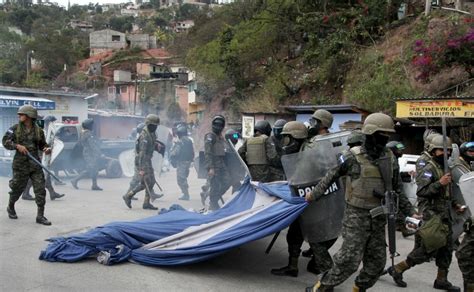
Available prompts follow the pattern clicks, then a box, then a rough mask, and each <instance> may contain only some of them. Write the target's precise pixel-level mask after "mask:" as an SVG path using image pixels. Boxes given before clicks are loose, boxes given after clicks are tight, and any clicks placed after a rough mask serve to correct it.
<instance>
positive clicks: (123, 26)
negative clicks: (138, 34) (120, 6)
mask: <svg viewBox="0 0 474 292" xmlns="http://www.w3.org/2000/svg"><path fill="white" fill-rule="evenodd" d="M133 22H134V18H133V16H119V17H115V16H114V17H111V18H110V20H109V24H110V28H111V29H113V30H117V31H120V32H123V33H125V32H127V31H128V32H130V31H132V27H133Z"/></svg>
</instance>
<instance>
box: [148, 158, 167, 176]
mask: <svg viewBox="0 0 474 292" xmlns="http://www.w3.org/2000/svg"><path fill="white" fill-rule="evenodd" d="M163 161H164V158H163V155H161V154H156V153H154V154H153V157H152V158H151V165H152V166H153V170H154V171H155V177H160V175H161V168H162V167H163Z"/></svg>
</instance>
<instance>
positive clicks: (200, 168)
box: [194, 151, 207, 179]
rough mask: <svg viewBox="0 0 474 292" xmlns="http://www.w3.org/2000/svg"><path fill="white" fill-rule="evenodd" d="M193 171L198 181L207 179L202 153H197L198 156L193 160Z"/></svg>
mask: <svg viewBox="0 0 474 292" xmlns="http://www.w3.org/2000/svg"><path fill="white" fill-rule="evenodd" d="M194 169H195V170H196V173H197V177H198V178H199V179H207V169H206V168H205V165H204V151H199V155H198V156H196V158H194Z"/></svg>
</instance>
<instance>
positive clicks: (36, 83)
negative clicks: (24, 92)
mask: <svg viewBox="0 0 474 292" xmlns="http://www.w3.org/2000/svg"><path fill="white" fill-rule="evenodd" d="M49 82H50V81H49V80H47V79H45V78H43V75H42V74H41V73H40V72H32V73H31V74H30V76H29V77H28V79H26V80H25V83H24V85H25V86H26V87H33V88H47V87H49Z"/></svg>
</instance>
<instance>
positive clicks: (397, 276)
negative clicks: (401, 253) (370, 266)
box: [387, 261, 410, 288]
mask: <svg viewBox="0 0 474 292" xmlns="http://www.w3.org/2000/svg"><path fill="white" fill-rule="evenodd" d="M409 268H410V266H409V265H408V264H407V262H406V261H402V262H400V263H398V264H396V265H395V267H389V268H388V269H387V273H389V274H390V276H392V278H393V281H394V282H395V284H397V286H398V287H402V288H406V287H407V286H408V285H407V283H406V282H405V281H403V272H405V271H406V270H408V269H409Z"/></svg>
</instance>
